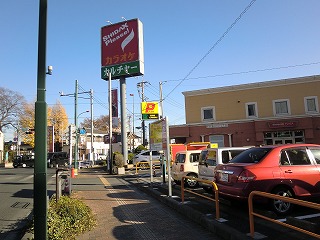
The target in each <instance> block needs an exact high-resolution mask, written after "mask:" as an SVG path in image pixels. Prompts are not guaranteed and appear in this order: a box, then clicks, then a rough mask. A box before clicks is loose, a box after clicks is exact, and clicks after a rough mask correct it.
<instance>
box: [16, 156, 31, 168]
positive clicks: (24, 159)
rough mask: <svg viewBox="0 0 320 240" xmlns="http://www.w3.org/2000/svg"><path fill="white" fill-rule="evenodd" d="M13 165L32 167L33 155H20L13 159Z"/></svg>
mask: <svg viewBox="0 0 320 240" xmlns="http://www.w3.org/2000/svg"><path fill="white" fill-rule="evenodd" d="M12 165H13V167H14V168H17V167H34V155H21V156H16V157H15V158H14V159H13V164H12Z"/></svg>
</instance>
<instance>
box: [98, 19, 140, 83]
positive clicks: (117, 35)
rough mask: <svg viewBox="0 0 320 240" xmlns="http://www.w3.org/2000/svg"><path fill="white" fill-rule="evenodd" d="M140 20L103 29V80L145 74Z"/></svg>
mask: <svg viewBox="0 0 320 240" xmlns="http://www.w3.org/2000/svg"><path fill="white" fill-rule="evenodd" d="M142 31H143V30H142V23H141V21H140V20H139V19H132V20H128V21H124V22H120V23H116V24H111V25H107V26H104V27H102V28H101V78H102V79H105V80H108V73H109V72H110V73H111V78H112V79H117V78H120V77H128V76H139V75H143V74H144V54H143V32H142Z"/></svg>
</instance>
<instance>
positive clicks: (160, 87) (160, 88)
mask: <svg viewBox="0 0 320 240" xmlns="http://www.w3.org/2000/svg"><path fill="white" fill-rule="evenodd" d="M159 91H160V111H161V116H160V118H163V105H162V104H163V99H162V82H159Z"/></svg>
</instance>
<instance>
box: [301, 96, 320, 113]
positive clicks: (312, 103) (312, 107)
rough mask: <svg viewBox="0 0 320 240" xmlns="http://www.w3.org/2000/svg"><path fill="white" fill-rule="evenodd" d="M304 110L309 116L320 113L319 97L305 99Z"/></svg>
mask: <svg viewBox="0 0 320 240" xmlns="http://www.w3.org/2000/svg"><path fill="white" fill-rule="evenodd" d="M304 108H305V111H306V113H307V114H313V113H319V107H318V97H317V96H311V97H305V98H304Z"/></svg>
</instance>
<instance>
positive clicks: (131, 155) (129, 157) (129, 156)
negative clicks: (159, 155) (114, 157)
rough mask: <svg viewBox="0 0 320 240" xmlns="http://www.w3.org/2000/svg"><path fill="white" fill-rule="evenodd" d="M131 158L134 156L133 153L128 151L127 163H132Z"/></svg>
mask: <svg viewBox="0 0 320 240" xmlns="http://www.w3.org/2000/svg"><path fill="white" fill-rule="evenodd" d="M133 158H134V153H128V163H131V164H132V160H133Z"/></svg>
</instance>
